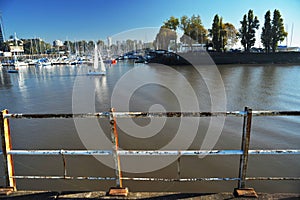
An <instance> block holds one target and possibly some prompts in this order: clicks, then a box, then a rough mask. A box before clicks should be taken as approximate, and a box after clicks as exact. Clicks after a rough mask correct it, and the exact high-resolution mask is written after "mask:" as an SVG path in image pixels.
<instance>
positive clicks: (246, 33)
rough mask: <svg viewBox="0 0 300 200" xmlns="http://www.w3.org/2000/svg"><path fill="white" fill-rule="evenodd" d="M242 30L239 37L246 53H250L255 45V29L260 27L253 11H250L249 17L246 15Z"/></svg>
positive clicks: (242, 22)
mask: <svg viewBox="0 0 300 200" xmlns="http://www.w3.org/2000/svg"><path fill="white" fill-rule="evenodd" d="M240 23H241V25H242V26H241V28H240V30H239V37H240V38H241V43H242V45H243V46H244V49H245V51H247V52H249V51H250V48H251V47H252V46H253V45H254V44H255V29H258V27H259V20H258V19H257V16H255V17H254V15H253V10H249V11H248V15H246V14H245V15H244V17H243V21H241V22H240Z"/></svg>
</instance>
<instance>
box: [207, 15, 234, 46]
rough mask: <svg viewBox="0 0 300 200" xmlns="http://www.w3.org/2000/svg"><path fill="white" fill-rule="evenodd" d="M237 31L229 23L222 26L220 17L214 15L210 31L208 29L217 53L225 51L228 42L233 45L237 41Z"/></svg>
mask: <svg viewBox="0 0 300 200" xmlns="http://www.w3.org/2000/svg"><path fill="white" fill-rule="evenodd" d="M236 35H237V30H236V29H235V27H234V26H233V25H232V24H230V23H225V24H223V19H222V17H221V18H220V17H219V16H218V15H215V17H214V20H213V24H212V29H210V36H211V37H212V44H213V46H214V48H215V49H216V50H217V51H225V46H226V45H227V44H228V41H230V44H231V45H233V44H235V43H236V41H237V36H236Z"/></svg>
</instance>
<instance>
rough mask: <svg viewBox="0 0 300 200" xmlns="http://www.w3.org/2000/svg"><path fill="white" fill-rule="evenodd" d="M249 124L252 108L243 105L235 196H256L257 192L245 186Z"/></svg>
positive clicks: (250, 122)
mask: <svg viewBox="0 0 300 200" xmlns="http://www.w3.org/2000/svg"><path fill="white" fill-rule="evenodd" d="M251 124H252V109H251V108H249V107H245V115H244V123H243V135H242V145H241V150H242V151H243V154H242V155H241V157H240V167H239V180H238V188H236V189H235V190H234V193H235V195H236V196H254V197H257V194H256V192H255V191H254V189H253V188H246V174H247V166H248V153H249V147H250V134H251Z"/></svg>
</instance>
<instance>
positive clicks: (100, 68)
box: [7, 44, 116, 76]
mask: <svg viewBox="0 0 300 200" xmlns="http://www.w3.org/2000/svg"><path fill="white" fill-rule="evenodd" d="M111 63H112V64H115V63H116V62H111ZM99 64H100V65H99ZM28 65H29V64H28V63H26V62H23V61H18V59H17V57H16V56H14V60H13V63H12V65H10V66H9V68H8V70H7V72H8V73H18V71H19V68H21V67H27V66H28ZM35 65H36V66H50V65H52V63H51V62H50V61H49V60H48V59H46V58H44V59H39V60H37V61H36V62H35ZM93 68H94V69H93V70H89V72H88V73H87V75H89V76H100V75H102V76H103V75H105V74H106V67H105V64H104V61H103V59H102V56H101V54H100V51H99V50H98V47H97V45H96V44H95V48H94V57H93Z"/></svg>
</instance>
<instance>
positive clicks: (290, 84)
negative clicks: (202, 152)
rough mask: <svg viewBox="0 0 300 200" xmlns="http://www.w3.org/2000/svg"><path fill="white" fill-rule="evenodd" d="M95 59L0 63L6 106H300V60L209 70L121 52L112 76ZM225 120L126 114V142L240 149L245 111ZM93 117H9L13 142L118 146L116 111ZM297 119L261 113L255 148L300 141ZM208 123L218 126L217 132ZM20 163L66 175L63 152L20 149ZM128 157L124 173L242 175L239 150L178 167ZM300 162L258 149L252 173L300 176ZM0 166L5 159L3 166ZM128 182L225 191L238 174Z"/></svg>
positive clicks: (47, 184)
mask: <svg viewBox="0 0 300 200" xmlns="http://www.w3.org/2000/svg"><path fill="white" fill-rule="evenodd" d="M90 68H91V66H85V65H82V66H51V67H43V68H41V67H34V66H32V67H28V68H23V69H22V68H21V69H20V72H19V74H8V73H7V72H6V70H5V69H2V70H1V71H0V94H1V95H0V108H1V109H8V110H9V112H11V113H72V112H94V111H96V112H100V111H109V109H110V108H111V107H112V106H113V107H115V108H116V109H117V111H128V110H130V111H149V110H150V111H211V110H213V111H224V110H230V111H235V110H239V111H242V110H243V109H244V107H245V106H249V107H251V108H252V109H253V110H300V79H299V75H300V65H224V66H218V68H216V69H218V73H216V71H213V72H212V73H205V72H207V71H210V70H211V69H209V68H205V67H204V68H201V69H199V70H197V69H198V68H197V69H196V68H194V67H191V66H180V67H166V66H159V65H146V64H134V63H132V62H129V61H120V62H119V63H117V64H116V65H114V66H110V67H108V68H107V75H106V76H102V77H90V76H87V75H86V74H87V72H88V70H89V69H90ZM201 70H202V71H201ZM199 72H200V73H199ZM204 76H205V77H204ZM220 80H221V81H220ZM212 90H213V91H212ZM216 104H217V105H216ZM224 120H225V121H224V126H222V125H223V121H222V118H220V119H219V118H217V120H215V121H214V120H212V118H201V119H199V120H196V119H194V118H187V119H180V118H179V119H178V118H177V119H176V118H171V119H153V120H150V119H134V120H133V121H131V120H127V121H126V119H118V124H119V128H118V129H119V140H120V147H121V148H123V149H128V150H129V149H133V150H136V149H144V150H159V149H163V150H166V149H169V150H173V149H182V150H185V149H195V150H199V148H203V147H208V148H213V149H239V148H240V146H241V132H242V123H243V119H242V118H238V117H227V118H226V119H224ZM90 121H91V120H90ZM90 121H89V120H86V119H77V120H73V119H34V120H33V119H30V120H29V119H27V120H26V119H14V120H10V124H11V133H12V141H13V148H14V149H111V145H110V143H109V142H107V141H109V139H110V129H109V122H108V120H107V119H101V120H99V121H97V120H96V121H95V120H94V121H93V120H92V122H90ZM95 122H96V124H97V126H96V127H95ZM299 124H300V118H299V117H256V118H254V119H253V126H252V132H251V133H252V135H251V144H250V146H251V149H299V148H300V126H299ZM220 127H221V128H220ZM210 128H212V129H211V130H212V131H213V132H214V131H215V132H218V133H215V132H214V133H213V134H215V135H213V136H212V137H209V136H208V133H209V130H210ZM218 128H220V129H218ZM106 140H107V141H106ZM203 145H204V146H203ZM205 145H206V146H205ZM66 161H67V163H66V166H67V173H68V175H70V176H101V177H114V174H115V172H114V170H113V169H112V168H111V167H112V166H113V165H112V158H111V157H109V156H107V157H106V158H100V157H92V156H90V157H88V156H77V157H75V156H66ZM14 162H15V171H16V175H63V162H62V158H61V157H60V156H14ZM121 165H122V169H123V171H124V172H123V175H124V176H126V177H163V178H178V177H179V176H180V178H192V177H237V176H238V165H239V156H205V157H198V156H182V157H181V158H180V164H179V168H180V175H179V174H178V162H177V159H176V158H174V156H173V157H172V156H162V157H156V158H154V157H143V156H138V157H128V156H127V157H126V156H124V157H123V156H122V157H121ZM299 169H300V159H299V156H298V155H290V156H283V155H280V156H270V155H254V156H251V157H250V158H249V165H248V174H247V175H248V176H250V177H256V176H257V177H268V176H271V177H274V176H288V177H299V176H300V170H299ZM2 171H3V170H2V167H1V174H2ZM3 183H4V181H3V180H2V184H3ZM114 184H115V182H114V181H96V180H81V181H78V180H23V179H17V187H18V189H34V190H108V188H110V187H112V186H114ZM124 185H125V186H127V187H129V189H130V191H181V192H220V191H232V190H233V188H235V187H236V186H237V182H236V181H227V182H224V181H221V182H220V181H213V182H192V183H187V182H180V183H179V182H139V181H138V182H134V181H124ZM247 186H248V187H254V188H255V189H256V191H261V192H299V191H300V190H299V189H300V182H299V181H281V182H278V181H248V182H247Z"/></svg>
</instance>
